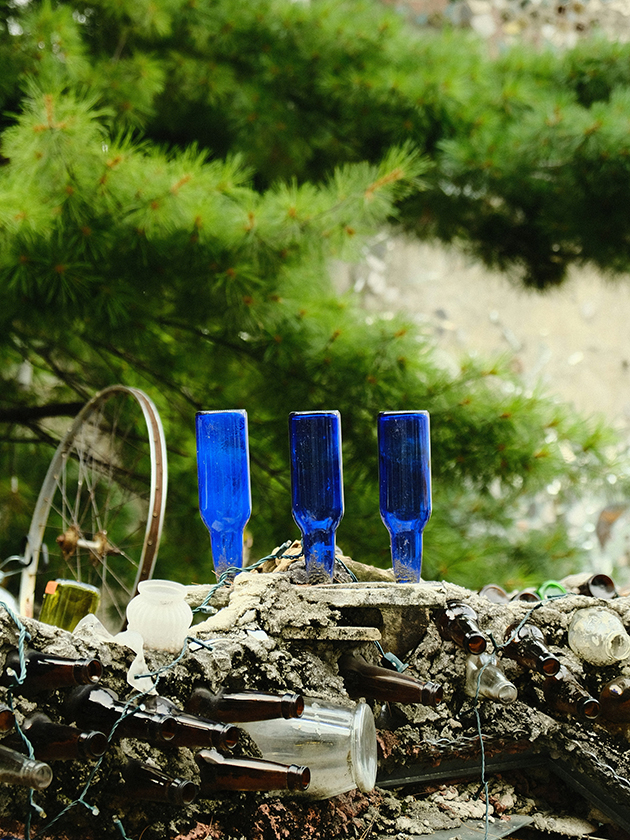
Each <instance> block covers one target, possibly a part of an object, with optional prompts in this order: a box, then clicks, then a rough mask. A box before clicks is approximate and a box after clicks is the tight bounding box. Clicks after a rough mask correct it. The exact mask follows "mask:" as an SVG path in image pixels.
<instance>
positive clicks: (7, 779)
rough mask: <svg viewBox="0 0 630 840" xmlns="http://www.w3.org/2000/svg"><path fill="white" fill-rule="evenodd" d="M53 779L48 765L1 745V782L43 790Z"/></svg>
mask: <svg viewBox="0 0 630 840" xmlns="http://www.w3.org/2000/svg"><path fill="white" fill-rule="evenodd" d="M52 779H53V772H52V770H51V768H50V766H49V765H48V764H45V763H44V762H43V761H37V760H35V759H33V758H28V757H27V756H25V755H22V753H19V752H16V751H15V750H11V749H9V748H8V747H5V746H3V745H2V744H0V782H2V783H3V784H5V785H22V786H23V787H30V788H35V789H36V790H43V789H44V788H47V787H48V785H49V784H50V783H51V782H52Z"/></svg>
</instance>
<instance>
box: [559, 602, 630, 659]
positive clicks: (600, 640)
mask: <svg viewBox="0 0 630 840" xmlns="http://www.w3.org/2000/svg"><path fill="white" fill-rule="evenodd" d="M569 647H570V648H571V650H572V651H573V652H574V653H575V654H576V655H577V656H579V657H580V658H581V659H584V660H585V661H586V662H590V663H591V664H592V665H614V663H615V662H620V661H621V660H622V659H627V658H628V656H630V636H628V634H627V633H626V629H625V627H624V626H623V624H622V622H621V619H620V618H619V616H618V615H617V614H616V613H614V612H611V611H610V610H608V609H606V608H605V607H587V608H586V609H583V610H577V611H576V612H575V613H574V615H573V618H572V619H571V624H570V625H569Z"/></svg>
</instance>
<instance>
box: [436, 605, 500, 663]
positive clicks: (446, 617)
mask: <svg viewBox="0 0 630 840" xmlns="http://www.w3.org/2000/svg"><path fill="white" fill-rule="evenodd" d="M437 626H438V630H439V632H440V636H441V637H442V638H443V639H445V640H448V641H451V642H454V643H455V644H456V645H457V646H458V647H460V648H462V649H463V650H465V651H466V653H472V654H474V655H475V656H479V654H481V653H483V652H484V651H485V649H486V647H487V645H488V640H487V639H486V637H485V636H484V634H483V633H482V632H481V630H480V629H479V627H478V625H477V613H476V612H475V611H474V610H473V608H472V607H469V606H468V604H464V603H463V602H461V601H448V602H447V604H446V608H445V609H444V610H442V612H441V613H440V614H439V615H438V618H437Z"/></svg>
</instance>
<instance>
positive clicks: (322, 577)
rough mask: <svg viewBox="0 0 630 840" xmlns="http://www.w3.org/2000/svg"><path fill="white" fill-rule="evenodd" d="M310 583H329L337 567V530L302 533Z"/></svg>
mask: <svg viewBox="0 0 630 840" xmlns="http://www.w3.org/2000/svg"><path fill="white" fill-rule="evenodd" d="M302 545H303V547H304V559H305V561H306V574H307V576H308V580H309V583H329V582H330V581H331V580H332V577H333V573H334V569H335V531H334V530H333V529H331V530H313V531H308V532H306V533H303V534H302Z"/></svg>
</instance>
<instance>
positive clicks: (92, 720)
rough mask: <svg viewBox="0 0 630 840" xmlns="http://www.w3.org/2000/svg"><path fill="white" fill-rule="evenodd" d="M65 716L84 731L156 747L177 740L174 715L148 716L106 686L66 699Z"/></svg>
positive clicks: (73, 693) (85, 688) (75, 692)
mask: <svg viewBox="0 0 630 840" xmlns="http://www.w3.org/2000/svg"><path fill="white" fill-rule="evenodd" d="M64 712H65V715H66V718H67V719H68V720H73V721H74V722H75V723H76V724H77V725H78V726H79V727H80V728H81V729H93V728H94V727H98V728H99V729H100V730H102V731H103V732H106V733H107V734H110V733H111V732H112V730H114V728H115V735H114V737H116V738H125V737H126V738H138V740H140V741H146V742H147V743H148V744H153V745H154V746H163V745H165V744H168V743H169V742H171V741H172V740H173V738H174V737H175V733H176V731H177V723H176V721H175V718H174V717H173V716H172V715H164V714H158V713H157V712H145V711H143V710H142V708H141V707H138V706H132V705H129V706H128V705H127V704H126V703H123V702H121V701H120V700H119V699H118V695H117V694H116V692H115V691H112V690H111V689H109V688H104V687H103V686H88V685H86V686H81V687H80V688H74V689H72V691H71V692H70V693H69V695H68V697H67V698H66V702H65V705H64Z"/></svg>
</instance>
